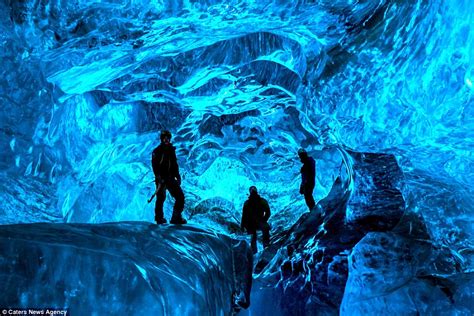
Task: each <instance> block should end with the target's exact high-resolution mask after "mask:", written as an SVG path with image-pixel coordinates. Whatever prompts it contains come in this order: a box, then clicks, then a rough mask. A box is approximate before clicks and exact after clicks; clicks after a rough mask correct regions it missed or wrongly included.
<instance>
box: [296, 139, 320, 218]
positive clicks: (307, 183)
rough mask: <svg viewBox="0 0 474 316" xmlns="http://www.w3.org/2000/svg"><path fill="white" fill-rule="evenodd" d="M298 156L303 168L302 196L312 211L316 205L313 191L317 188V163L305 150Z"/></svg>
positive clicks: (299, 151) (300, 150)
mask: <svg viewBox="0 0 474 316" xmlns="http://www.w3.org/2000/svg"><path fill="white" fill-rule="evenodd" d="M298 156H299V157H300V160H301V162H302V163H303V166H302V167H301V185H300V194H303V195H304V200H305V202H306V205H308V207H309V210H310V211H311V210H312V209H313V207H314V206H315V205H316V202H314V198H313V190H314V187H315V186H316V162H315V161H314V159H313V158H312V157H310V156H308V153H307V152H306V150H304V149H303V148H301V149H299V150H298Z"/></svg>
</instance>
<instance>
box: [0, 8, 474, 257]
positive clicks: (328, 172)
mask: <svg viewBox="0 0 474 316" xmlns="http://www.w3.org/2000/svg"><path fill="white" fill-rule="evenodd" d="M473 21H474V2H472V1H471V0H457V1H454V0H450V1H441V0H433V1H423V0H413V1H395V0H367V1H354V0H335V1H328V0H318V1H287V0H278V1H277V0H263V1H244V0H231V1H214V0H199V1H198V0H187V1H174V0H173V1H167V0H163V1H141V0H133V1H114V0H96V1H83V0H78V1H66V0H58V1H48V0H44V1H33V0H25V1H13V0H6V1H2V2H0V61H1V62H0V71H1V73H0V152H1V153H2V154H1V156H0V199H1V201H2V206H1V207H0V223H2V224H13V223H30V222H69V223H78V222H85V223H102V222H109V221H130V220H138V221H150V222H151V221H152V220H153V205H152V204H147V203H146V200H147V198H148V197H149V196H150V195H151V193H152V191H153V189H154V188H153V186H154V185H153V174H152V171H151V168H150V154H151V151H152V149H153V148H154V147H155V146H156V145H157V144H158V139H157V138H158V137H157V135H158V132H159V131H160V130H161V129H164V128H166V129H169V130H171V132H172V133H173V135H174V137H173V143H174V145H175V146H176V147H177V154H178V159H179V164H180V167H181V172H182V175H183V190H184V192H185V196H186V207H185V212H184V215H185V217H188V218H190V222H195V223H199V224H201V225H203V226H205V227H206V228H207V229H210V230H217V231H222V232H228V233H233V232H234V231H235V229H236V226H237V225H238V220H239V218H240V210H241V208H242V205H243V202H244V200H245V199H246V192H247V188H248V186H249V185H251V184H253V185H256V186H257V187H258V188H259V191H260V192H261V194H262V195H263V196H264V197H265V198H267V199H268V200H269V201H270V205H271V209H272V213H273V216H272V218H271V219H270V222H271V224H272V226H273V231H274V232H278V231H281V230H283V229H288V228H289V227H291V225H292V224H293V223H294V222H295V221H296V220H297V219H298V218H300V215H301V214H302V213H303V212H305V211H306V210H307V208H306V206H305V204H304V201H303V199H302V198H301V196H300V195H299V194H298V187H299V169H300V165H301V164H300V162H299V161H298V159H297V156H296V152H297V149H298V148H299V147H300V146H303V147H305V148H306V149H307V150H308V151H309V152H310V154H311V155H313V156H314V157H315V158H316V160H317V186H316V189H315V197H316V199H317V200H321V199H323V198H324V197H325V196H326V195H327V194H328V193H329V190H330V189H331V187H332V185H333V183H334V179H336V178H337V177H338V176H341V177H342V178H344V179H346V178H354V177H355V176H361V175H357V174H356V173H355V171H354V170H353V168H352V165H353V161H352V160H351V159H350V158H349V156H348V152H349V151H356V152H375V153H383V154H392V155H394V157H395V158H396V160H397V162H398V164H399V166H400V167H401V169H402V171H403V174H404V175H403V178H402V180H401V181H400V183H399V186H398V189H399V190H400V192H401V193H402V195H403V199H404V200H405V202H406V205H405V206H406V209H407V210H408V211H410V212H413V213H415V214H418V215H420V216H422V218H424V220H425V222H426V226H427V230H428V233H429V235H430V236H431V237H432V238H433V240H434V242H436V243H438V244H439V245H440V246H443V247H452V248H454V249H458V250H459V249H472V248H473V245H472V240H474V236H473V235H474V228H473V227H474V225H473V218H474V217H473V216H472V215H473V208H474V206H473V205H474V194H473V193H474V192H473V188H472V184H473V180H472V179H474V159H473V153H472V152H473V150H472V148H473V143H474V106H473V105H474V102H473V100H474V97H473V95H474V86H473V82H474V66H473V64H474V47H473V45H474V30H473V29H472V25H473ZM362 178H363V175H362ZM351 183H352V185H351V186H349V191H350V193H351V194H353V197H356V196H357V197H358V198H361V199H360V200H359V201H357V203H359V204H360V203H362V204H363V203H364V200H363V199H362V197H361V196H358V195H357V192H363V191H364V189H365V188H364V186H367V187H370V186H371V183H370V182H366V183H363V182H351ZM355 183H358V184H357V185H359V186H360V187H355V185H356V184H355ZM171 208H172V204H171V202H170V201H167V203H166V204H165V214H166V216H167V217H168V218H169V216H170V214H171ZM465 253H466V252H465Z"/></svg>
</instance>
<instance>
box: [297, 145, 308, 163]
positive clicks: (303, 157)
mask: <svg viewBox="0 0 474 316" xmlns="http://www.w3.org/2000/svg"><path fill="white" fill-rule="evenodd" d="M298 157H300V160H301V161H305V160H306V158H308V153H307V152H306V150H305V149H304V148H300V149H298Z"/></svg>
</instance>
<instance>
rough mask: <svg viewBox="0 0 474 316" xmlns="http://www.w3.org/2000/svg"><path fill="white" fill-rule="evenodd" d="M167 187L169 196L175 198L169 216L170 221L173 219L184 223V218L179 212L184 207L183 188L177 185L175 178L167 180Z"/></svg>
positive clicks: (178, 222) (177, 222)
mask: <svg viewBox="0 0 474 316" xmlns="http://www.w3.org/2000/svg"><path fill="white" fill-rule="evenodd" d="M167 188H168V191H169V192H170V194H171V196H172V197H173V198H174V199H175V202H174V207H173V216H172V217H171V221H174V222H175V223H176V224H185V223H186V220H184V219H183V217H182V216H181V213H182V212H183V209H184V193H183V190H181V187H180V186H179V184H178V182H177V181H176V180H171V181H169V184H167Z"/></svg>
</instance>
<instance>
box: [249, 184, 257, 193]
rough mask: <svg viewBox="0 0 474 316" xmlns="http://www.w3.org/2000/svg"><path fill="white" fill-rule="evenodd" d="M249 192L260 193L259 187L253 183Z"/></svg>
mask: <svg viewBox="0 0 474 316" xmlns="http://www.w3.org/2000/svg"><path fill="white" fill-rule="evenodd" d="M249 193H250V195H255V194H258V191H257V187H256V186H254V185H252V186H251V187H250V188H249Z"/></svg>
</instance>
